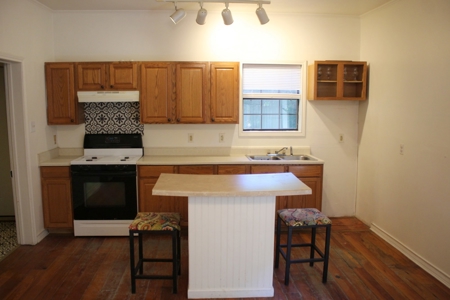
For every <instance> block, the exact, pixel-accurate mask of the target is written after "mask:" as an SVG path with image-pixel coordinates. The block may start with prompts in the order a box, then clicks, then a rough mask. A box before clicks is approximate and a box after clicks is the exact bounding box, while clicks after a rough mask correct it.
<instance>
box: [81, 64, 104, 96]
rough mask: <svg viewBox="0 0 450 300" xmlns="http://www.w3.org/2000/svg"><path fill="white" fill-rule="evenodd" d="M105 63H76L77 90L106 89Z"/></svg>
mask: <svg viewBox="0 0 450 300" xmlns="http://www.w3.org/2000/svg"><path fill="white" fill-rule="evenodd" d="M106 75H107V74H106V63H77V86H78V90H79V91H102V90H105V89H107V86H106V85H107V81H106Z"/></svg>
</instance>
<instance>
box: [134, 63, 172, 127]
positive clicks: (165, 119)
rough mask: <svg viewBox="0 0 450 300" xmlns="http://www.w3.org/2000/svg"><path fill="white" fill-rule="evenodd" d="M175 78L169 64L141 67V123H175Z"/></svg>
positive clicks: (150, 64) (143, 65)
mask: <svg viewBox="0 0 450 300" xmlns="http://www.w3.org/2000/svg"><path fill="white" fill-rule="evenodd" d="M174 80H175V76H174V65H173V64H171V63H164V62H162V63H143V64H142V65H141V95H140V98H141V99H140V104H141V105H140V106H141V122H142V123H173V122H175V93H174V87H175V82H174Z"/></svg>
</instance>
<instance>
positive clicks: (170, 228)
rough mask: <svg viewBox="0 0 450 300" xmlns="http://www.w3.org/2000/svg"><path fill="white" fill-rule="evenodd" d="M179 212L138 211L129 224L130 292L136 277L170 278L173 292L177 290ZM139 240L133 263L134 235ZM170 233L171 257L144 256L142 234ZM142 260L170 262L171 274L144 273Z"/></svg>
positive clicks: (134, 284) (133, 287)
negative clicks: (136, 257) (136, 259)
mask: <svg viewBox="0 0 450 300" xmlns="http://www.w3.org/2000/svg"><path fill="white" fill-rule="evenodd" d="M180 231H181V227H180V214H179V213H172V212H159V213H154V212H140V213H138V214H137V216H136V218H135V219H134V221H133V223H131V224H130V226H129V232H130V272H131V293H133V294H134V293H135V292H136V279H172V280H173V290H172V291H173V293H174V294H176V293H177V292H178V275H180V274H181V251H180V250H181V247H180ZM135 234H137V236H138V241H139V248H138V255H139V259H138V262H137V264H135V257H134V256H135V255H134V236H135ZM144 234H150V235H152V234H153V235H158V234H159V235H170V236H172V258H144V257H143V244H142V236H143V235H144ZM144 262H171V263H172V275H145V274H144Z"/></svg>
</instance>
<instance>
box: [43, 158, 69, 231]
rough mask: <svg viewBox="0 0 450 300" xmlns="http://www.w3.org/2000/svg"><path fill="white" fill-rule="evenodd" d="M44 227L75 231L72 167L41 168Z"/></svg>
mask: <svg viewBox="0 0 450 300" xmlns="http://www.w3.org/2000/svg"><path fill="white" fill-rule="evenodd" d="M40 170H41V188H42V207H43V212H44V227H45V228H47V229H62V228H65V229H73V213H72V189H71V179H70V167H41V169H40Z"/></svg>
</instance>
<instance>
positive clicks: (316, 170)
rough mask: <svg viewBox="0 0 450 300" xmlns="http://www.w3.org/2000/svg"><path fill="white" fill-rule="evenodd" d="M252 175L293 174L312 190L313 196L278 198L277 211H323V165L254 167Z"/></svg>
mask: <svg viewBox="0 0 450 300" xmlns="http://www.w3.org/2000/svg"><path fill="white" fill-rule="evenodd" d="M250 168H251V173H252V174H263V173H283V172H291V173H292V174H294V175H295V176H296V177H297V178H298V179H300V180H301V181H302V182H303V183H304V184H306V185H307V186H308V187H310V188H311V190H312V193H311V195H293V196H282V197H277V206H276V209H277V210H279V209H284V208H307V207H308V208H309V207H313V208H317V209H319V210H321V209H322V180H323V165H252V166H251V167H250Z"/></svg>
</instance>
